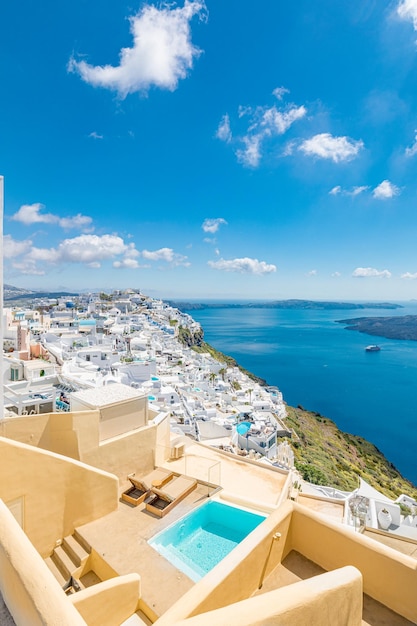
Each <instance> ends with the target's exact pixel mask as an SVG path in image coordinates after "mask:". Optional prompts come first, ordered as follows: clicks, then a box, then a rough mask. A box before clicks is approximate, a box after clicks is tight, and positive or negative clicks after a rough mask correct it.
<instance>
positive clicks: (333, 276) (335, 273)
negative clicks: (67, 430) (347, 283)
mask: <svg viewBox="0 0 417 626" xmlns="http://www.w3.org/2000/svg"><path fill="white" fill-rule="evenodd" d="M341 275H342V274H341V273H340V272H332V274H331V276H332V278H339V277H340V276H341Z"/></svg>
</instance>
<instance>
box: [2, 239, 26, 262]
mask: <svg viewBox="0 0 417 626" xmlns="http://www.w3.org/2000/svg"><path fill="white" fill-rule="evenodd" d="M31 247H32V242H31V240H30V239H26V240H23V241H16V240H15V239H13V237H12V236H11V235H4V237H3V257H4V258H5V259H13V258H14V257H17V256H21V255H22V254H26V253H27V252H29V250H30V249H31Z"/></svg>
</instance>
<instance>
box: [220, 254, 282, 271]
mask: <svg viewBox="0 0 417 626" xmlns="http://www.w3.org/2000/svg"><path fill="white" fill-rule="evenodd" d="M208 265H209V266H210V267H212V268H213V269H215V270H222V271H224V272H239V273H240V274H270V273H271V272H276V271H277V268H276V266H275V265H270V264H268V263H265V261H258V259H250V258H248V257H244V258H242V259H230V260H228V261H227V260H225V259H219V261H209V262H208Z"/></svg>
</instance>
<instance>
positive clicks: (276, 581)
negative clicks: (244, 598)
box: [253, 550, 415, 626]
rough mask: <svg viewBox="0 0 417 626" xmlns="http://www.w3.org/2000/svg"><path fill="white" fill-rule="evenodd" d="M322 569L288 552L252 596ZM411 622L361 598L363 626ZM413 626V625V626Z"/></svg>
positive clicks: (403, 625) (396, 625) (409, 624)
mask: <svg viewBox="0 0 417 626" xmlns="http://www.w3.org/2000/svg"><path fill="white" fill-rule="evenodd" d="M324 572H325V570H324V569H322V568H321V567H319V566H318V565H316V563H313V561H310V560H309V559H306V558H305V557H304V556H303V555H302V554H300V553H299V552H296V551H294V550H293V551H292V552H290V553H289V554H288V555H287V557H286V558H285V559H284V560H283V561H282V563H281V564H280V565H278V566H277V567H276V568H275V569H274V570H273V571H272V572H271V573H270V574H269V576H268V577H267V578H266V579H265V581H264V582H263V585H262V587H261V589H258V591H256V592H255V593H254V594H253V595H254V596H257V595H261V594H263V593H266V592H267V591H273V590H274V589H278V588H280V587H285V586H287V585H291V584H292V583H295V582H298V581H300V580H305V579H307V578H311V577H312V576H317V575H318V574H323V573H324ZM413 624H414V623H413V622H410V621H409V620H407V619H405V618H404V617H401V615H398V614H397V613H394V612H393V611H391V610H390V609H388V608H387V607H385V606H383V605H382V604H380V603H379V602H377V601H376V600H373V599H372V598H370V597H369V596H367V595H366V594H364V596H363V613H362V625H363V626H413ZM414 626H415V625H414Z"/></svg>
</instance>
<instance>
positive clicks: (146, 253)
mask: <svg viewBox="0 0 417 626" xmlns="http://www.w3.org/2000/svg"><path fill="white" fill-rule="evenodd" d="M142 256H143V258H144V259H147V260H148V261H165V262H166V263H169V264H170V265H172V266H173V267H177V266H179V265H183V266H184V267H189V265H190V263H189V262H188V261H187V257H186V256H183V255H182V254H178V253H176V252H174V250H173V249H172V248H160V249H159V250H153V251H151V250H142Z"/></svg>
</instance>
